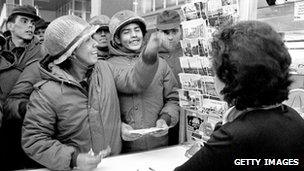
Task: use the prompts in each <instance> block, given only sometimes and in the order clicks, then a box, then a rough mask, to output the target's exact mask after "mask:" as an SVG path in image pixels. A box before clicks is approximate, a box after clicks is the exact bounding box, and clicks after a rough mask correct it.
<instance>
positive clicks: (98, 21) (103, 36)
mask: <svg viewBox="0 0 304 171" xmlns="http://www.w3.org/2000/svg"><path fill="white" fill-rule="evenodd" d="M109 22H110V18H109V17H108V16H106V15H99V16H95V17H93V18H91V20H90V22H89V23H90V24H92V25H97V26H99V29H97V31H96V33H95V34H93V39H94V40H96V41H97V43H98V45H97V49H98V58H99V59H103V60H107V59H108V58H109V57H110V56H109V48H108V42H109V39H110V31H109Z"/></svg>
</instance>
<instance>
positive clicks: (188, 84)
mask: <svg viewBox="0 0 304 171" xmlns="http://www.w3.org/2000/svg"><path fill="white" fill-rule="evenodd" d="M178 75H179V79H180V82H181V84H182V88H183V89H199V84H200V83H199V82H200V79H201V75H198V74H188V73H179V74H178Z"/></svg>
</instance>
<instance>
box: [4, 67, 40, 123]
mask: <svg viewBox="0 0 304 171" xmlns="http://www.w3.org/2000/svg"><path fill="white" fill-rule="evenodd" d="M39 66H40V65H39V62H38V61H37V62H35V63H32V64H31V65H29V66H28V67H26V68H25V69H24V71H23V72H22V73H21V75H20V77H19V79H18V81H17V82H16V84H15V86H14V87H13V89H12V91H11V92H10V94H9V96H8V98H7V101H6V104H5V111H6V113H7V119H23V117H24V115H25V112H26V105H27V103H28V101H29V98H30V95H31V93H32V92H33V90H34V84H36V83H37V82H39V81H41V80H42V79H41V76H40V71H39Z"/></svg>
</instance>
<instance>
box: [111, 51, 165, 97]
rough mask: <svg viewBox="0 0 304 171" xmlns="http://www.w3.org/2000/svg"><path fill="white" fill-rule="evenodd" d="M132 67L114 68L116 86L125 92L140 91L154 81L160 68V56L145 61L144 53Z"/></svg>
mask: <svg viewBox="0 0 304 171" xmlns="http://www.w3.org/2000/svg"><path fill="white" fill-rule="evenodd" d="M139 58H140V59H139V60H138V61H137V62H136V64H135V65H134V66H133V67H132V68H127V67H125V68H122V67H116V66H114V65H113V64H109V65H110V66H111V68H112V71H113V75H114V80H115V84H116V88H117V90H118V91H120V92H123V93H140V92H142V91H143V90H145V89H146V88H147V87H148V86H149V85H150V84H151V82H152V80H153V78H154V76H155V73H156V71H157V68H158V63H159V62H158V57H156V60H155V61H153V62H144V60H143V57H142V55H140V57H139Z"/></svg>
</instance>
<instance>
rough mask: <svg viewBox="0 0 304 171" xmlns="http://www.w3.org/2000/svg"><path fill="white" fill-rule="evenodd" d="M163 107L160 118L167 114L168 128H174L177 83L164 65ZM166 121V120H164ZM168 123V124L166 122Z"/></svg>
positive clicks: (166, 65) (177, 101)
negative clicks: (168, 118) (168, 119)
mask: <svg viewBox="0 0 304 171" xmlns="http://www.w3.org/2000/svg"><path fill="white" fill-rule="evenodd" d="M163 81H164V91H163V96H164V107H163V109H162V110H161V112H160V118H161V117H162V115H166V114H168V115H169V116H170V118H171V119H170V126H174V125H175V124H176V123H177V122H178V119H179V109H180V107H179V97H178V92H177V90H178V83H177V81H176V79H175V76H174V74H173V72H172V70H171V69H170V67H169V66H168V64H167V63H165V70H164V80H163ZM165 120H166V119H165ZM167 123H168V122H167Z"/></svg>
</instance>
